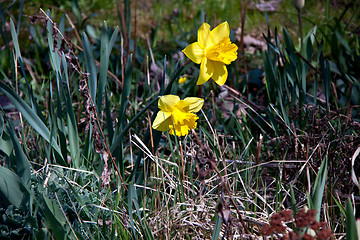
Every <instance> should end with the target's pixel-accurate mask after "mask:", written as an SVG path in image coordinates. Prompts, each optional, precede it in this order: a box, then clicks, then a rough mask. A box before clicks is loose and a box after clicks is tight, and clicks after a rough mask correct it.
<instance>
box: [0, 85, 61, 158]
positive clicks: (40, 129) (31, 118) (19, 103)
mask: <svg viewBox="0 0 360 240" xmlns="http://www.w3.org/2000/svg"><path fill="white" fill-rule="evenodd" d="M0 92H3V93H4V94H5V95H6V96H7V97H8V98H9V99H10V101H11V102H12V103H13V104H14V106H15V107H16V108H17V109H18V110H19V112H21V114H22V115H23V117H24V118H25V119H26V120H27V121H28V122H29V124H30V126H32V127H33V128H34V129H35V131H36V132H37V133H39V134H40V135H41V136H42V137H43V138H44V139H45V140H46V141H47V142H48V143H50V145H51V146H52V147H53V148H54V150H55V151H56V152H57V153H58V154H59V155H60V156H61V158H62V159H64V158H63V156H62V154H61V151H60V148H59V146H58V144H57V143H56V139H55V138H54V137H51V134H50V131H49V129H48V128H47V127H46V125H45V124H44V123H43V121H41V119H40V118H39V116H38V115H37V114H36V113H35V112H34V111H33V110H32V109H31V108H30V107H29V106H28V105H27V104H26V103H25V101H24V100H22V99H21V98H20V97H19V96H18V95H17V94H16V93H15V92H14V91H13V90H12V89H11V88H9V87H8V86H6V85H5V84H4V83H2V82H0Z"/></svg>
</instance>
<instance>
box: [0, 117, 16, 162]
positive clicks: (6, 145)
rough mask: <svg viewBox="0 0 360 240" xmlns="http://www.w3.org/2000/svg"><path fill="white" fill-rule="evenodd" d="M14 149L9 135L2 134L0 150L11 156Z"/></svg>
mask: <svg viewBox="0 0 360 240" xmlns="http://www.w3.org/2000/svg"><path fill="white" fill-rule="evenodd" d="M2 124H3V123H2ZM13 149H14V146H13V145H12V142H11V140H10V136H9V134H7V133H6V132H2V133H1V137H0V150H1V151H3V152H4V153H5V154H6V155H7V156H10V154H11V152H12V151H13Z"/></svg>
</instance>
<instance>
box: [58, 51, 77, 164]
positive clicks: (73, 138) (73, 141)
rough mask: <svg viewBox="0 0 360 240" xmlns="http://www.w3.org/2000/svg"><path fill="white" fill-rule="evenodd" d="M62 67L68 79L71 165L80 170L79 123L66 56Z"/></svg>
mask: <svg viewBox="0 0 360 240" xmlns="http://www.w3.org/2000/svg"><path fill="white" fill-rule="evenodd" d="M62 65H63V69H64V70H63V73H64V75H65V79H66V87H65V94H64V95H65V103H66V120H67V127H68V135H69V147H70V156H71V163H72V164H73V167H75V168H79V167H80V166H81V162H80V147H79V135H78V129H77V121H76V118H75V114H74V110H73V107H72V102H71V96H70V88H69V79H68V72H67V63H66V59H65V56H64V54H63V56H62Z"/></svg>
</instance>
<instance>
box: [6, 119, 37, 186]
mask: <svg viewBox="0 0 360 240" xmlns="http://www.w3.org/2000/svg"><path fill="white" fill-rule="evenodd" d="M7 130H8V132H9V135H10V138H11V141H12V144H13V146H14V152H15V156H12V157H11V158H10V159H11V163H10V166H11V168H12V169H13V170H14V171H15V172H16V173H17V175H18V176H19V177H20V178H21V179H22V181H23V182H24V183H25V184H28V183H29V181H30V168H31V165H30V163H29V160H28V158H27V157H26V155H25V153H24V152H23V150H22V148H21V145H20V143H19V140H18V138H17V136H16V133H15V132H14V129H13V128H12V127H10V126H8V127H7Z"/></svg>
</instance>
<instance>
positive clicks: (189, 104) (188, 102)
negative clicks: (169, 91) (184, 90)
mask: <svg viewBox="0 0 360 240" xmlns="http://www.w3.org/2000/svg"><path fill="white" fill-rule="evenodd" d="M180 102H181V103H182V105H183V109H184V111H187V112H191V113H194V112H198V111H200V109H201V108H202V106H203V105H204V99H202V98H197V97H187V98H185V99H184V100H182V101H180ZM180 102H179V103H180ZM178 105H179V104H178Z"/></svg>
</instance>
